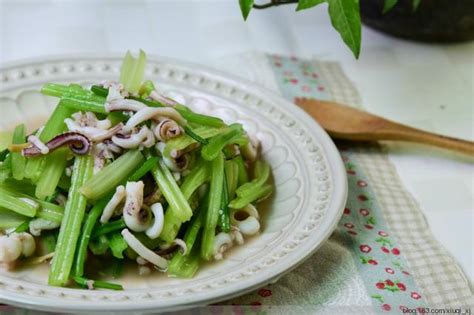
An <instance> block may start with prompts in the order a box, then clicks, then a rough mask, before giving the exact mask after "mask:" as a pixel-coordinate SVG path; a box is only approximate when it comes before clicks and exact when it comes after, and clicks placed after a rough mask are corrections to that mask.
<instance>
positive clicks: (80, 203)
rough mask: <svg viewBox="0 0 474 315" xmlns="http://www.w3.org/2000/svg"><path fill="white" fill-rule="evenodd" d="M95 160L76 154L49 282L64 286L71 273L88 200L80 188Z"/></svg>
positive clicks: (90, 173) (86, 179)
mask: <svg viewBox="0 0 474 315" xmlns="http://www.w3.org/2000/svg"><path fill="white" fill-rule="evenodd" d="M93 165H94V160H93V158H92V156H90V155H83V156H76V157H75V160H74V166H73V171H72V179H71V189H70V190H69V194H68V199H67V202H66V206H65V209H64V216H63V220H62V222H61V227H60V230H59V236H58V243H57V246H56V250H55V254H54V258H53V262H52V265H51V268H50V272H49V279H48V284H49V285H53V286H64V285H65V284H66V283H67V281H68V279H69V275H70V273H71V268H72V264H73V260H74V254H75V252H76V247H77V241H78V239H79V234H80V232H81V225H82V220H83V218H84V215H85V210H86V205H87V200H86V198H85V197H84V196H83V195H82V194H81V192H80V189H81V187H82V186H83V185H84V183H85V182H86V181H88V179H89V178H90V177H91V176H92V170H93Z"/></svg>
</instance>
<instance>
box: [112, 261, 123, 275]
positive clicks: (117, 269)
mask: <svg viewBox="0 0 474 315" xmlns="http://www.w3.org/2000/svg"><path fill="white" fill-rule="evenodd" d="M123 265H124V260H123V259H114V260H112V263H111V265H110V266H109V267H110V269H109V270H110V275H111V276H112V278H114V279H118V278H119V277H121V276H122V274H123Z"/></svg>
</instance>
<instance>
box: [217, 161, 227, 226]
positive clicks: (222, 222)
mask: <svg viewBox="0 0 474 315" xmlns="http://www.w3.org/2000/svg"><path fill="white" fill-rule="evenodd" d="M223 186H224V187H223V189H222V199H221V207H220V209H219V218H218V221H217V222H218V225H219V228H220V230H221V231H222V232H225V233H229V232H230V209H229V191H228V190H227V179H226V175H225V169H224V184H223Z"/></svg>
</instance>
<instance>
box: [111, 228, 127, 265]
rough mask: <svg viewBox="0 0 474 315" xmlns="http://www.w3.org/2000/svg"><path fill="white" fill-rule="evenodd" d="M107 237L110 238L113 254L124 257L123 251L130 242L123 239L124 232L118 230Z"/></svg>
mask: <svg viewBox="0 0 474 315" xmlns="http://www.w3.org/2000/svg"><path fill="white" fill-rule="evenodd" d="M107 239H108V240H109V247H110V250H111V251H112V255H113V256H114V257H115V258H119V259H123V258H124V257H123V251H124V250H126V249H127V248H128V244H127V242H125V240H124V239H123V236H122V234H120V232H116V233H113V234H110V236H108V237H107Z"/></svg>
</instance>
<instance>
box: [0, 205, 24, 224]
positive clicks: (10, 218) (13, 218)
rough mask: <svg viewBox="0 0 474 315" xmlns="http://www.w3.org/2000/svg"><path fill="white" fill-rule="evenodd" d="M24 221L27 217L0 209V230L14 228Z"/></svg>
mask: <svg viewBox="0 0 474 315" xmlns="http://www.w3.org/2000/svg"><path fill="white" fill-rule="evenodd" d="M26 220H28V217H25V216H23V215H20V214H18V213H16V212H13V211H10V210H8V209H5V208H1V207H0V229H10V228H16V227H18V226H19V225H20V224H22V223H23V222H25V221H26Z"/></svg>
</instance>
